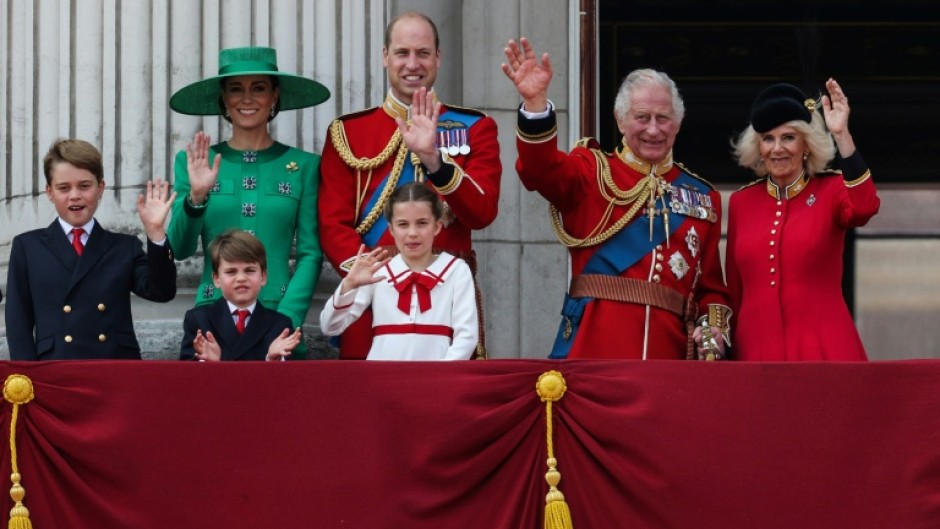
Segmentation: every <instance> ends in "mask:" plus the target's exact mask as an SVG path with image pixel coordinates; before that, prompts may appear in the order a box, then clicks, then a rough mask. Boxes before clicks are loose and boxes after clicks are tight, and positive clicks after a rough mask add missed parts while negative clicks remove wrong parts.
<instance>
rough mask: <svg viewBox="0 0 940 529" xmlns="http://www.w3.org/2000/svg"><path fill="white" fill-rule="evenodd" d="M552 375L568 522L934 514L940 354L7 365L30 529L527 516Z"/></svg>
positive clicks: (938, 483) (791, 523) (927, 522)
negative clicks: (787, 359)
mask: <svg viewBox="0 0 940 529" xmlns="http://www.w3.org/2000/svg"><path fill="white" fill-rule="evenodd" d="M550 369H557V370H559V371H561V372H562V374H563V375H564V377H565V379H566V380H567V384H568V391H567V393H566V394H565V396H564V397H563V398H562V399H561V401H559V402H557V403H556V404H555V405H554V442H555V454H556V456H557V458H558V461H559V465H558V469H559V470H560V472H561V474H562V480H561V484H560V487H559V488H560V489H561V491H562V492H563V493H564V494H565V496H566V498H567V501H568V504H569V506H570V508H571V514H572V519H573V521H574V526H575V527H576V528H615V527H616V528H619V527H624V528H640V527H643V528H713V527H714V528H722V529H729V528H734V529H740V528H760V529H773V528H787V529H790V528H804V529H805V528H816V527H818V528H825V529H838V528H852V529H861V528H905V529H936V528H938V527H940V362H937V361H906V362H872V363H852V364H821V363H799V364H798V363H794V364H757V363H735V362H724V363H714V364H712V363H708V364H704V363H694V362H669V361H664V362H645V363H644V362H631V361H625V362H617V361H578V362H552V361H547V360H546V361H538V360H532V361H526V360H493V361H468V362H455V363H418V362H413V363H381V362H339V361H320V362H298V363H290V362H288V363H238V362H235V363H227V364H198V363H182V362H179V363H178V362H46V363H17V362H0V376H2V378H3V379H6V377H7V376H8V375H9V374H11V373H20V374H23V375H26V376H28V377H29V378H30V379H31V380H32V382H33V385H34V387H35V394H36V398H35V400H33V401H32V402H30V403H29V404H26V405H24V406H22V407H21V408H20V415H19V421H18V428H17V430H18V431H17V436H16V441H17V448H18V463H19V469H20V472H21V473H22V476H23V482H22V483H23V486H24V487H25V489H26V499H25V504H26V506H27V507H28V508H29V510H30V513H31V519H32V522H33V526H34V527H35V528H36V529H50V528H83V527H88V528H92V527H94V528H188V527H192V528H215V527H220V528H221V527H225V528H241V527H244V528H260V527H264V528H267V527H272V528H273V527H317V528H344V529H345V528H350V529H357V528H369V529H374V528H379V529H382V528H418V529H420V528H435V529H438V528H448V527H459V528H463V527H487V528H506V529H519V528H531V529H535V528H538V527H541V525H542V515H543V512H544V504H545V500H544V498H545V493H546V492H547V485H546V483H545V480H544V475H545V470H546V467H545V458H546V438H545V419H544V413H545V407H544V405H543V404H542V403H541V402H539V400H538V397H537V396H536V394H535V383H536V381H537V380H538V377H539V375H541V374H542V373H543V372H545V371H548V370H550ZM0 404H2V410H3V412H2V413H3V415H2V417H3V421H2V424H0V428H2V429H0V432H2V435H3V439H4V440H3V442H2V444H3V446H4V448H3V451H2V467H0V476H4V479H6V478H5V476H9V474H10V448H9V444H8V436H9V427H10V409H11V406H10V404H9V403H6V402H2V403H0ZM9 485H10V484H9V481H2V482H0V489H2V491H3V495H4V498H5V500H4V502H3V504H2V505H0V509H2V512H3V517H2V520H3V523H5V520H6V518H7V514H8V513H9V510H10V508H11V507H12V501H11V500H10V498H9V494H8V493H7V491H8V490H9Z"/></svg>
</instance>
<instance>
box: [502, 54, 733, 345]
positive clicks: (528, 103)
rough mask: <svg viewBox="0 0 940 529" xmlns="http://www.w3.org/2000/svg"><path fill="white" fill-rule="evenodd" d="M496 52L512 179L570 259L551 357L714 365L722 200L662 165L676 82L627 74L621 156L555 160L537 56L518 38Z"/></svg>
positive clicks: (722, 310) (592, 150)
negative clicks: (513, 110) (508, 92)
mask: <svg viewBox="0 0 940 529" xmlns="http://www.w3.org/2000/svg"><path fill="white" fill-rule="evenodd" d="M505 51H506V57H507V59H508V62H507V63H504V64H503V65H502V68H503V71H504V73H505V74H506V76H507V77H509V79H510V80H512V81H513V83H514V84H515V85H516V89H517V90H518V91H519V94H520V95H521V96H522V99H523V105H522V107H521V108H520V113H519V127H518V131H517V132H518V134H517V141H516V146H517V148H518V150H519V159H518V161H517V163H516V169H517V170H518V172H519V176H520V178H521V179H522V183H523V184H524V185H525V187H526V188H527V189H529V190H531V191H537V192H538V193H539V194H541V195H542V196H544V197H545V198H546V199H547V200H548V201H549V203H550V205H551V214H552V222H553V227H554V228H555V231H556V235H557V236H558V238H559V240H560V241H561V242H562V244H564V245H565V246H567V247H568V248H569V251H570V253H571V267H572V281H571V286H570V288H569V292H568V295H567V296H566V299H565V305H564V307H563V309H562V322H561V325H560V328H559V331H558V336H557V338H556V340H555V346H554V348H553V350H552V354H551V357H553V358H565V357H567V358H635V359H648V358H661V359H681V358H695V357H696V356H698V357H699V358H703V359H709V358H720V357H721V355H722V353H723V351H724V345H725V342H726V341H727V336H728V331H729V326H728V323H729V322H728V320H729V318H730V309H728V306H727V305H728V302H727V289H726V287H725V283H724V279H723V276H722V272H721V261H720V258H719V255H718V240H719V238H720V237H721V222H720V219H721V199H720V197H719V195H718V192H717V191H716V190H715V189H714V188H713V187H712V186H711V185H710V184H709V183H708V182H706V181H705V180H703V179H701V178H699V177H698V176H696V175H694V174H692V173H691V172H689V171H688V170H686V169H685V168H683V167H681V166H679V165H678V164H676V163H674V162H673V160H672V146H673V143H674V142H675V138H676V134H677V133H678V132H679V126H680V124H681V123H682V117H683V114H684V105H683V103H682V99H681V98H680V97H679V93H678V90H677V89H676V88H675V83H673V82H672V80H671V79H670V78H669V77H668V76H667V75H666V74H663V73H661V72H656V71H653V70H637V71H635V72H632V73H631V74H630V75H628V76H627V78H626V80H625V81H624V83H623V85H622V86H621V88H620V92H619V93H618V96H617V101H616V103H615V109H614V114H615V116H616V118H617V125H618V127H619V129H620V132H621V133H622V134H623V137H624V140H623V146H622V147H621V148H620V149H618V150H617V151H616V152H613V153H606V152H603V151H601V150H600V149H599V148H598V146H597V144H596V143H594V142H592V141H585V142H579V145H578V146H577V147H575V148H574V149H573V150H572V151H571V152H570V153H565V152H562V151H559V150H558V147H557V125H556V121H555V113H554V110H553V107H552V104H551V102H550V101H549V100H548V96H547V92H548V86H549V83H550V81H551V77H552V65H551V60H550V58H549V57H548V54H544V55H542V57H541V59H537V58H536V56H535V53H534V52H533V49H532V46H531V44H530V43H529V42H528V41H527V40H526V39H524V38H523V39H521V40H520V42H519V43H517V42H515V41H512V40H511V41H509V46H508V47H507V48H506V50H505ZM696 343H697V345H698V346H697V347H696ZM696 349H697V352H698V354H697V355H696Z"/></svg>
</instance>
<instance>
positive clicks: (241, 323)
mask: <svg viewBox="0 0 940 529" xmlns="http://www.w3.org/2000/svg"><path fill="white" fill-rule="evenodd" d="M234 314H235V315H236V316H238V321H236V322H235V330H236V331H238V334H242V333H243V332H245V320H247V319H248V316H250V315H251V313H250V312H248V309H238V310H236V311H235V313H234Z"/></svg>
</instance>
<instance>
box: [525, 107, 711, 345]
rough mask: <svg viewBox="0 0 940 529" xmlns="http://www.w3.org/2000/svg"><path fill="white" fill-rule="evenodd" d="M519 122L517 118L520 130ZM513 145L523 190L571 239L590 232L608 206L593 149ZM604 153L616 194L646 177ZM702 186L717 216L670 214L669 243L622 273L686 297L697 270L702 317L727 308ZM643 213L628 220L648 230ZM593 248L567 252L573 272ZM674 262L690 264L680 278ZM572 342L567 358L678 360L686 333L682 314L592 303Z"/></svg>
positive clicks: (551, 143)
mask: <svg viewBox="0 0 940 529" xmlns="http://www.w3.org/2000/svg"><path fill="white" fill-rule="evenodd" d="M523 121H525V120H524V119H523V118H520V125H522V124H523V123H522V122H523ZM532 121H536V120H529V123H530V124H531V123H532ZM539 121H541V120H539ZM529 130H530V131H531V130H532V128H531V127H529ZM516 146H517V148H518V149H519V159H518V161H517V162H516V169H517V171H518V172H519V176H520V178H521V179H522V183H523V185H525V187H526V189H529V190H530V191H537V192H538V193H539V194H541V195H542V196H543V197H545V198H546V199H547V200H548V201H549V202H551V203H552V204H553V205H554V206H555V207H556V208H558V210H559V211H560V212H561V215H562V219H563V223H564V227H565V230H566V231H567V232H568V233H569V234H571V235H572V236H574V237H579V238H583V237H587V236H588V235H590V234H591V232H592V231H593V230H594V228H595V227H596V226H597V224H598V221H599V220H600V219H601V218H602V216H603V214H604V212H605V210H606V209H607V207H608V200H607V199H606V198H604V197H603V196H602V195H601V192H600V189H599V187H598V178H597V167H596V166H597V162H596V159H595V157H594V154H593V153H592V151H591V150H590V149H587V148H584V147H576V148H575V149H573V150H572V151H571V153H570V154H566V153H564V152H562V151H559V150H558V148H557V141H556V137H555V136H554V135H552V136H551V137H550V138H548V139H546V140H544V141H539V142H533V141H531V140H529V141H526V140H523V139H522V138H519V139H517V141H516ZM605 156H606V159H607V161H608V163H609V164H610V170H611V177H612V179H613V181H614V182H615V183H616V185H617V187H619V188H620V189H622V190H626V189H630V188H632V187H634V186H635V185H636V184H637V182H639V181H640V180H641V179H642V178H643V177H644V176H645V174H642V173H640V172H638V171H636V170H634V169H633V168H631V167H630V166H628V165H627V164H626V163H624V162H623V161H622V160H621V159H620V158H619V157H618V156H617V155H616V154H611V153H605ZM679 175H680V169H679V168H678V167H676V166H673V167H672V168H671V169H670V170H669V171H668V172H666V173H665V174H663V175H662V177H663V179H665V180H666V181H667V182H673V181H675V180H676V178H677V177H679ZM703 182H704V181H703ZM707 187H708V189H709V190H710V191H709V192H708V197H709V198H710V199H711V203H712V209H713V211H714V212H715V214H716V218H715V220H714V222H712V221H709V220H706V219H698V218H693V217H686V216H683V215H680V214H677V213H671V214H670V215H669V218H670V223H680V222H681V223H682V224H681V226H680V227H679V228H678V229H677V230H676V232H675V233H673V234H672V235H671V237H669V239H668V245H667V244H661V245H659V246H656V248H655V249H654V250H653V251H650V252H648V253H645V254H644V255H643V256H642V258H641V259H640V260H639V261H638V262H637V263H636V264H634V265H633V266H631V267H629V268H628V269H627V270H625V271H624V272H623V273H622V274H621V277H628V278H635V279H640V280H642V281H648V282H658V283H660V284H661V285H665V286H668V287H670V288H672V289H674V290H676V291H678V292H679V293H681V294H682V296H683V297H685V298H688V296H689V294H690V293H691V291H692V284H693V279H694V277H695V270H696V267H699V269H700V271H701V276H700V277H699V279H698V285H697V287H696V292H695V304H696V305H697V308H698V310H699V313H701V314H704V313H705V311H706V310H707V309H706V307H707V305H709V304H719V305H727V304H728V302H727V290H726V288H725V283H724V278H723V277H722V273H721V261H720V258H719V254H718V241H719V239H720V237H721V222H720V219H721V199H720V197H719V194H718V192H717V191H716V190H714V188H712V187H711V185H708V186H707ZM628 209H629V206H615V207H614V208H613V213H612V215H611V217H610V220H608V221H607V222H606V223H605V224H604V225H603V226H602V228H601V229H605V228H607V227H608V226H610V225H611V224H613V223H615V222H616V221H617V220H618V219H620V218H621V217H622V216H623V215H624V213H625V212H626V211H627V210H628ZM645 211H646V209H645V207H644V208H641V210H640V212H639V213H638V214H637V217H636V218H635V219H634V220H633V221H632V222H641V223H644V225H648V224H646V223H647V220H646V218H645V217H643V215H644V213H645ZM674 225H675V224H674ZM693 229H694V234H697V239H698V243H697V244H695V243H694V242H690V241H691V239H692V238H691V237H689V234H690V232H692V230H693ZM598 248H599V246H591V247H586V248H569V252H570V255H571V273H572V275H578V274H580V273H581V271H582V270H583V269H584V267H585V264H586V263H587V262H588V260H589V259H590V258H591V256H593V255H594V253H595V252H596V251H597V250H598ZM693 250H694V253H695V255H693ZM680 258H681V261H684V262H685V264H687V265H688V266H687V267H686V270H685V273H682V270H681V269H680V267H678V266H677V267H675V268H674V266H672V265H671V264H670V262H671V261H672V262H677V261H680ZM677 269H678V271H676V270H677ZM680 276H681V277H680ZM573 340H574V341H573V343H572V345H571V349H570V351H569V353H568V358H629V359H641V358H658V359H684V358H685V357H686V350H687V329H686V324H685V322H684V321H683V319H682V318H681V317H680V316H678V315H677V314H675V313H672V312H669V311H667V310H664V309H660V308H657V307H652V306H648V305H640V304H633V303H623V302H618V301H609V300H605V299H594V300H593V301H591V302H590V303H588V304H587V306H586V308H585V311H584V315H583V317H582V320H581V328H580V330H579V331H578V333H577V334H576V335H575V337H574V339H573Z"/></svg>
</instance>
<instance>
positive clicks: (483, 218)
mask: <svg viewBox="0 0 940 529" xmlns="http://www.w3.org/2000/svg"><path fill="white" fill-rule="evenodd" d="M386 104H389V103H388V101H386ZM454 109H455V110H457V111H459V112H462V113H464V114H473V113H475V114H478V115H479V116H480V119H479V120H477V121H476V122H475V123H474V124H473V125H472V126H471V127H470V128H469V130H468V132H467V144H468V145H469V147H470V152H469V153H467V154H457V155H455V156H453V157H452V162H453V164H452V165H449V164H447V163H445V164H444V165H443V169H442V170H441V171H439V173H440V174H444V175H451V174H452V175H454V176H453V178H450V179H449V181H448V182H441V185H440V186H435V188H436V189H437V190H438V191H439V192H441V194H442V196H441V198H442V199H443V200H444V203H445V204H446V207H447V208H448V209H450V210H451V211H452V212H453V218H450V215H448V218H446V219H445V227H444V229H443V230H441V233H440V234H439V235H438V236H437V237H436V238H435V241H434V246H435V248H439V249H441V250H444V251H447V252H449V253H451V254H453V255H464V254H465V252H469V251H470V250H471V248H472V246H471V239H470V235H471V232H472V230H479V229H483V228H485V227H487V226H489V225H490V223H492V222H493V220H494V219H495V218H496V212H497V206H498V202H499V191H500V175H501V174H502V165H501V163H500V160H499V143H498V141H497V131H496V121H495V120H493V118H491V117H488V116H485V115H483V114H482V113H480V112H478V111H475V110H469V109H463V108H457V107H454ZM447 110H448V109H447V108H446V107H445V108H442V109H441V114H442V115H443V114H444V113H445V112H447ZM339 121H341V122H342V125H343V128H344V130H345V135H346V140H347V143H348V146H349V149H350V151H351V152H352V154H353V156H354V157H355V158H357V159H362V158H374V157H376V156H377V155H378V154H379V153H381V152H382V150H383V149H385V148H386V146H387V145H388V143H389V140H390V139H391V138H392V135H393V134H394V133H395V131H396V130H398V126H397V125H396V124H395V121H394V119H393V118H392V117H391V116H390V115H389V114H388V113H387V112H386V111H385V109H384V108H383V107H376V108H371V109H368V110H364V111H362V112H358V113H355V114H349V115H346V116H343V117H341V118H339ZM394 159H395V156H394V154H393V155H392V156H390V157H389V159H388V160H386V162H385V163H383V164H382V165H380V166H378V167H377V168H375V169H373V170H372V174H371V178H370V175H369V171H368V170H363V171H360V174H359V188H360V189H359V190H358V191H359V194H360V195H361V200H362V206H361V207H366V206H365V204H366V203H367V202H368V201H369V198H370V197H371V196H372V194H373V193H375V192H376V191H377V190H378V191H381V189H382V187H381V185H382V184H381V183H382V181H383V179H384V178H385V176H386V175H388V174H389V173H390V171H391V169H392V166H393V164H394ZM320 171H321V176H320V191H319V197H318V201H317V208H318V214H319V220H320V243H321V246H322V248H323V253H324V255H326V258H327V259H328V260H329V261H330V263H331V264H332V265H333V267H334V268H336V270H337V271H339V273H340V274H343V275H345V270H344V269H343V268H341V265H342V264H343V263H344V262H345V261H347V260H349V259H350V258H352V257H355V255H356V252H357V251H358V250H359V245H360V244H362V238H361V237H360V235H359V234H357V233H356V231H355V227H356V226H357V225H358V219H357V218H356V211H357V204H356V201H357V189H356V187H357V175H356V172H357V171H356V169H354V168H352V167H350V166H348V165H347V164H346V162H345V161H344V160H343V159H342V158H341V157H340V155H339V153H338V151H337V148H336V146H335V145H334V143H333V142H332V141H331V140H330V138H329V136H328V137H327V142H326V146H325V147H324V148H323V155H322V159H321V161H320ZM455 179H459V181H458V180H455ZM453 183H457V186H456V188H453V189H450V187H452V185H450V184H453ZM432 184H433V183H432ZM394 244H395V242H394V240H393V239H392V236H391V234H390V233H389V232H388V231H386V232H385V233H384V234H383V235H382V236H381V238H380V239H379V242H378V245H379V246H393V245H394ZM370 326H371V316H370V315H364V316H363V317H362V318H360V320H359V321H358V322H357V324H356V325H354V326H352V327H350V328H349V329H348V330H347V331H346V332H345V333H344V334H343V336H342V338H341V342H340V343H341V357H343V358H365V357H366V354H367V353H368V351H369V347H370V346H371V343H372V334H371V331H370Z"/></svg>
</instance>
